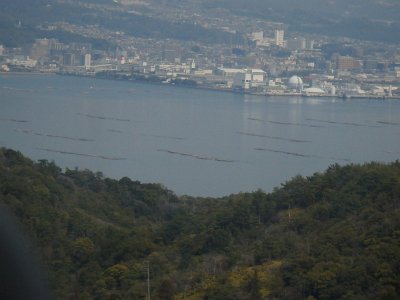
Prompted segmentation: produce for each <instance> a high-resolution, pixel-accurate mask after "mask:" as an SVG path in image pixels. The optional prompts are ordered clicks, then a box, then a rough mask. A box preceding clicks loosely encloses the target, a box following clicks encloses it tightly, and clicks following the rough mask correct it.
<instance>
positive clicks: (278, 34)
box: [275, 28, 285, 47]
mask: <svg viewBox="0 0 400 300" xmlns="http://www.w3.org/2000/svg"><path fill="white" fill-rule="evenodd" d="M284 35H285V31H284V30H283V29H281V28H279V29H276V30H275V45H276V46H279V47H285V41H284Z"/></svg>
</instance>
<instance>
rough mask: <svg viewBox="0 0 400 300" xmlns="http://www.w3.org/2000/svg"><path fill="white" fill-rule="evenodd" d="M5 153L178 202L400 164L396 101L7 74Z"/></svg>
mask: <svg viewBox="0 0 400 300" xmlns="http://www.w3.org/2000/svg"><path fill="white" fill-rule="evenodd" d="M0 146H3V147H10V148H13V149H17V150H20V151H21V152H22V153H24V154H25V155H27V156H29V157H31V158H32V159H34V160H36V159H48V160H54V161H55V162H56V163H57V164H58V165H59V166H62V167H68V168H75V167H79V168H80V169H85V168H88V169H91V170H93V171H101V172H103V173H104V174H105V175H106V176H108V177H113V178H120V177H123V176H128V177H130V178H132V179H134V180H140V181H142V182H158V183H162V184H163V185H165V186H166V187H168V188H169V189H171V190H173V191H174V192H176V193H177V194H189V195H193V196H223V195H228V194H231V193H237V192H240V191H244V192H247V191H253V190H255V189H257V188H261V189H263V190H265V191H271V190H272V189H273V187H276V186H279V185H280V184H281V183H283V182H285V181H287V180H289V179H290V178H291V177H293V176H295V175H297V174H301V175H306V176H308V175H311V174H313V173H314V172H318V171H323V170H325V169H326V168H327V167H328V166H329V165H331V164H334V163H339V164H347V163H350V162H353V163H362V162H367V161H371V160H376V161H383V162H389V161H393V160H396V159H399V157H400V101H378V100H340V99H322V98H297V97H268V98H266V97H258V96H249V95H238V94H230V93H223V92H215V91H204V90H196V89H186V88H177V87H171V86H163V85H151V84H144V83H132V82H115V81H105V80H96V79H88V78H76V77H61V76H38V75H12V74H6V75H4V74H2V75H0Z"/></svg>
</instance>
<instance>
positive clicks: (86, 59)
mask: <svg viewBox="0 0 400 300" xmlns="http://www.w3.org/2000/svg"><path fill="white" fill-rule="evenodd" d="M91 65H92V55H91V54H90V53H86V54H85V56H84V66H85V68H86V69H89V68H90V66H91Z"/></svg>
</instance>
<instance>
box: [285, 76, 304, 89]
mask: <svg viewBox="0 0 400 300" xmlns="http://www.w3.org/2000/svg"><path fill="white" fill-rule="evenodd" d="M288 85H289V87H291V88H293V89H300V88H302V86H303V80H302V79H301V78H300V77H299V76H296V75H294V76H292V77H290V78H289V81H288Z"/></svg>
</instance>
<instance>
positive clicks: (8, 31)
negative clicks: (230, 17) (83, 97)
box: [0, 0, 241, 47]
mask: <svg viewBox="0 0 400 300" xmlns="http://www.w3.org/2000/svg"><path fill="white" fill-rule="evenodd" d="M133 2H134V3H137V2H138V1H133ZM124 3H125V2H124ZM149 9H150V8H149ZM57 22H66V23H70V24H74V25H78V26H83V27H85V26H88V25H98V26H100V28H104V29H106V30H110V31H123V32H125V33H127V34H129V35H131V36H136V37H146V38H164V39H165V38H171V39H177V40H192V41H200V42H205V43H216V42H218V43H224V42H228V41H232V40H240V39H241V37H240V36H238V35H235V34H232V33H228V32H226V31H223V30H220V29H218V28H205V27H203V26H200V25H198V24H195V23H192V22H188V21H186V20H185V21H182V20H166V19H162V18H158V17H153V16H151V14H147V15H146V14H142V13H131V11H130V10H129V8H127V7H126V6H124V5H120V4H119V3H118V2H116V1H109V0H81V1H78V0H71V1H62V0H56V1H52V2H49V1H45V0H34V1H30V0H16V1H1V2H0V44H3V45H5V46H8V47H17V46H23V45H24V44H28V43H32V42H33V40H34V39H35V38H45V37H49V38H54V37H57V36H58V37H59V39H60V40H61V41H64V42H70V41H76V40H78V41H79V40H82V39H86V40H87V41H90V42H95V43H96V42H97V43H99V42H98V41H96V40H98V39H99V38H98V37H96V38H90V37H82V36H81V35H80V33H79V32H76V33H75V32H66V33H65V32H64V33H60V32H52V31H46V30H42V29H41V28H42V27H43V25H48V24H53V23H57ZM107 42H111V41H107ZM100 44H101V43H100ZM103 44H104V43H103Z"/></svg>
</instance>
